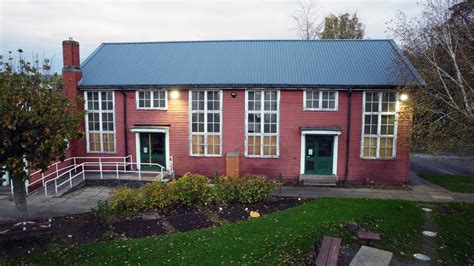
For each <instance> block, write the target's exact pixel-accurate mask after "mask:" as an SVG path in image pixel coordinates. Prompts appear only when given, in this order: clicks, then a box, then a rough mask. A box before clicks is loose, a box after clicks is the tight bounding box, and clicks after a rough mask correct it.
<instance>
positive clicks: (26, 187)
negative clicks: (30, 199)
mask: <svg viewBox="0 0 474 266" xmlns="http://www.w3.org/2000/svg"><path fill="white" fill-rule="evenodd" d="M29 185H30V181H29V180H28V179H26V181H25V190H26V195H28V194H30V193H29V192H28V186H29Z"/></svg>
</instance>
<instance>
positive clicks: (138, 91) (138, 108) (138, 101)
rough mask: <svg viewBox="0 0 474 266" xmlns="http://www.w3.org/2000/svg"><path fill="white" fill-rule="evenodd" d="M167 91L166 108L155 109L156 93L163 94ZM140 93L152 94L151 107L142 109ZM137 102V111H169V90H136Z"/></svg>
mask: <svg viewBox="0 0 474 266" xmlns="http://www.w3.org/2000/svg"><path fill="white" fill-rule="evenodd" d="M162 91H165V106H164V107H154V106H153V99H154V95H155V93H154V92H162ZM140 92H149V93H150V107H140V97H139V95H140ZM135 102H136V107H137V110H168V90H136V91H135Z"/></svg>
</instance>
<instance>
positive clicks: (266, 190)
mask: <svg viewBox="0 0 474 266" xmlns="http://www.w3.org/2000/svg"><path fill="white" fill-rule="evenodd" d="M274 186H275V183H274V182H273V181H271V180H268V179H267V178H265V177H263V176H259V175H246V176H244V177H219V178H218V179H217V182H216V188H217V196H218V199H219V201H220V202H223V203H226V202H239V203H244V204H248V203H254V202H259V201H262V200H265V199H266V198H267V197H268V196H269V195H270V194H271V193H272V191H273V188H274Z"/></svg>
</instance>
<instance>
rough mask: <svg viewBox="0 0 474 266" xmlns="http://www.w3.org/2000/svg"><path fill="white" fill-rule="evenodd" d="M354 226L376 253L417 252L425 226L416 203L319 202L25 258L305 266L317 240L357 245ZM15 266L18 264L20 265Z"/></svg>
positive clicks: (44, 261) (38, 261) (56, 261)
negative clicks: (367, 235)
mask: <svg viewBox="0 0 474 266" xmlns="http://www.w3.org/2000/svg"><path fill="white" fill-rule="evenodd" d="M347 221H356V222H359V223H364V224H367V225H368V226H369V227H372V228H374V229H375V230H376V231H377V232H379V233H381V241H380V242H379V243H377V244H376V247H379V248H382V249H386V250H390V251H393V252H395V253H396V254H398V255H400V254H404V255H403V256H407V257H409V258H411V257H412V254H413V253H415V252H419V248H420V246H421V233H420V232H421V231H422V229H423V225H424V220H423V214H422V212H421V210H420V206H418V205H417V203H413V202H407V201H397V200H368V199H318V200H315V201H311V202H309V203H306V204H303V205H301V206H298V207H295V208H291V209H287V210H284V211H280V212H276V213H273V214H271V215H268V216H264V217H262V218H259V219H255V220H251V221H243V222H238V223H232V224H226V225H223V226H220V227H216V228H209V229H203V230H195V231H189V232H185V233H175V234H169V235H165V236H160V237H148V238H141V239H130V240H122V241H115V242H104V243H100V244H86V245H81V246H77V247H72V248H69V249H67V250H65V249H64V248H54V249H52V250H50V251H48V252H46V253H43V254H32V255H30V256H28V257H26V258H23V260H24V262H26V263H33V264H48V265H51V264H93V265H95V264H104V263H107V264H142V265H143V264H181V265H187V264H200V265H217V264H292V263H293V264H306V263H307V262H308V261H309V258H310V253H311V248H312V243H313V240H314V237H315V236H316V235H317V234H319V235H328V236H337V237H341V238H342V239H343V244H344V245H355V239H354V237H353V236H352V235H351V234H349V233H348V231H347V229H346V228H345V226H344V224H345V223H346V222H347ZM15 263H18V261H16V262H15Z"/></svg>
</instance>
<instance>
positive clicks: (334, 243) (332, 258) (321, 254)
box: [313, 236, 341, 266]
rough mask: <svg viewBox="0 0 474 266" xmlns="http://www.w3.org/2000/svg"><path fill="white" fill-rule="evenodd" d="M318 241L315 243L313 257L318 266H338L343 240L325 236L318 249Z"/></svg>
mask: <svg viewBox="0 0 474 266" xmlns="http://www.w3.org/2000/svg"><path fill="white" fill-rule="evenodd" d="M317 242H318V240H316V241H315V243H314V250H313V257H314V262H315V265H316V266H323V265H327V266H336V265H337V258H338V255H339V249H340V248H341V239H339V238H335V237H330V236H325V237H324V238H323V240H322V241H321V245H320V246H319V247H318V244H317Z"/></svg>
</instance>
